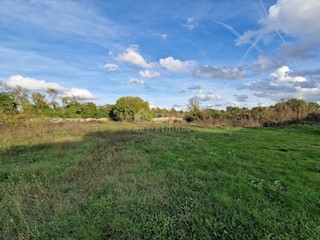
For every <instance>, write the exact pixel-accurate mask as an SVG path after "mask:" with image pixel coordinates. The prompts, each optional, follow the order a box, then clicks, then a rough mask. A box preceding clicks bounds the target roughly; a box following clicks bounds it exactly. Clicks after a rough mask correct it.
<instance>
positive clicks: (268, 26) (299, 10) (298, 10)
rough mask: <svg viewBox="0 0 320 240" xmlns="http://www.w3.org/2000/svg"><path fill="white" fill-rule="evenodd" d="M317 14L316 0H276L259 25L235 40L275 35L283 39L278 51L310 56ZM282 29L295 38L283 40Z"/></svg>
mask: <svg viewBox="0 0 320 240" xmlns="http://www.w3.org/2000/svg"><path fill="white" fill-rule="evenodd" d="M319 15H320V1H319V0H278V1H277V2H276V3H275V4H274V5H272V6H271V7H270V8H269V12H268V15H267V16H266V17H265V18H264V19H262V20H261V21H260V23H261V28H260V29H258V30H255V31H247V32H245V33H244V34H243V35H242V36H240V37H239V38H238V39H237V40H236V44H237V45H243V44H250V43H251V42H252V40H253V39H255V38H256V39H260V38H262V39H263V40H265V41H266V40H268V39H270V38H272V37H273V36H276V35H278V36H279V37H280V38H281V40H282V41H283V44H282V46H281V47H280V49H279V50H278V54H279V55H281V56H283V57H285V58H288V59H292V60H293V59H305V58H310V57H313V56H314V55H315V53H314V51H315V50H316V49H318V48H319V46H320V24H317V22H318V19H319ZM274 33H276V34H274ZM282 33H284V34H285V35H287V36H292V37H295V39H296V40H293V42H291V43H286V42H285V41H284V39H283V37H282V35H281V34H282Z"/></svg>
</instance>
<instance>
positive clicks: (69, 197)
mask: <svg viewBox="0 0 320 240" xmlns="http://www.w3.org/2000/svg"><path fill="white" fill-rule="evenodd" d="M287 130H289V129H284V130H283V129H279V130H278V129H275V131H272V130H270V129H236V130H235V131H233V130H232V129H231V130H230V129H227V130H225V129H217V130H214V131H209V132H206V131H205V130H204V129H201V130H199V131H198V130H196V129H193V131H192V132H188V131H181V130H177V129H167V130H165V129H163V128H158V129H152V128H151V129H144V128H140V130H119V131H111V130H110V131H95V132H91V133H87V134H84V135H83V138H82V140H80V141H75V142H72V141H67V142H62V143H47V144H37V145H33V146H15V147H12V148H10V149H7V150H5V151H2V152H1V153H0V157H1V160H0V163H1V169H0V209H2V211H3V214H1V215H0V223H2V224H0V238H3V239H15V238H20V239H34V238H36V239H59V238H71V239H109V238H115V239H152V238H160V239H161V238H165V239H168V238H174V239H179V238H180V239H195V238H198V239H202V238H203V239H210V238H211V239H212V238H213V239H267V238H268V236H270V234H271V233H272V234H273V236H275V237H277V238H288V237H289V238H299V237H301V236H303V237H305V238H313V237H316V236H318V235H317V233H319V232H317V230H316V227H317V226H318V225H317V224H318V220H319V218H318V216H319V210H317V208H316V207H317V205H316V203H318V200H317V199H319V197H320V196H319V193H318V192H317V191H316V190H317V189H318V186H319V181H318V180H317V178H315V177H314V175H315V174H317V173H316V172H314V173H312V174H313V175H311V174H310V173H306V171H303V169H304V168H305V167H306V166H307V165H308V164H309V163H308V162H306V161H301V162H298V161H296V160H298V159H299V158H300V157H301V156H303V155H304V154H305V152H307V151H308V154H309V156H310V158H311V157H314V158H315V157H316V156H317V154H316V153H317V151H318V148H317V147H316V146H315V147H314V148H313V149H309V150H303V152H301V153H300V152H297V153H295V154H298V155H296V156H293V155H292V156H291V155H290V154H291V153H290V152H288V151H287V149H289V145H290V147H292V148H295V147H297V146H299V144H300V139H291V135H290V133H288V131H287ZM314 130H316V131H318V129H314ZM279 131H284V133H285V134H288V136H287V137H288V139H290V140H291V141H288V143H287V142H283V138H282V137H281V138H279V137H280V135H279ZM292 131H295V132H294V133H295V134H296V133H297V132H298V133H300V132H303V131H302V130H301V129H296V130H295V129H293V130H292ZM308 134H309V135H310V137H309V139H306V141H307V140H308V141H310V142H314V139H316V137H315V136H314V135H312V131H311V130H310V132H308ZM309 135H308V136H309ZM292 136H293V135H292ZM272 138H274V139H272ZM270 139H271V140H270ZM274 146H277V149H280V150H279V151H275V150H274ZM262 147H264V148H263V149H262ZM299 154H300V155H299ZM293 158H294V159H293ZM293 160H294V161H293ZM315 162H316V161H315V160H312V159H311V160H310V164H309V165H310V167H311V168H312V169H313V168H314V167H315ZM289 185H290V187H289V188H288V186H289ZM303 189H308V191H305V193H304V194H301V191H302V190H303ZM308 199H311V200H312V201H313V202H315V203H312V202H311V201H309V200H308ZM305 202H308V204H305ZM302 203H303V204H302ZM279 222H280V223H282V224H279ZM1 234H2V235H1Z"/></svg>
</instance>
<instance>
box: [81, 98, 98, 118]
mask: <svg viewBox="0 0 320 240" xmlns="http://www.w3.org/2000/svg"><path fill="white" fill-rule="evenodd" d="M81 116H82V117H83V118H95V117H97V106H96V104H94V103H93V102H86V103H83V104H82V105H81Z"/></svg>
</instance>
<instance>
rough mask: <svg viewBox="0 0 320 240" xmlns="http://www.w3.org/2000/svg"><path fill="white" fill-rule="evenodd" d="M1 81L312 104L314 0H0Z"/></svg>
mask: <svg viewBox="0 0 320 240" xmlns="http://www.w3.org/2000/svg"><path fill="white" fill-rule="evenodd" d="M0 16H1V17H0V57H1V58H0V80H1V81H3V82H5V83H6V84H7V85H8V86H11V87H14V86H16V85H20V86H22V87H25V88H27V89H29V90H44V89H46V88H48V87H51V88H56V89H57V90H59V91H60V95H61V96H78V97H81V98H83V99H87V100H91V101H94V102H96V103H97V104H104V103H114V102H115V101H116V100H117V99H118V98H120V97H122V96H139V97H141V98H143V99H144V100H147V101H149V103H150V105H151V106H159V107H166V108H171V107H175V108H177V109H180V108H183V107H184V106H185V105H186V103H187V102H188V99H189V98H191V97H195V98H197V99H199V100H201V102H202V106H203V107H214V108H218V109H219V108H224V107H226V106H239V107H252V106H257V105H270V104H273V103H274V102H275V101H279V100H280V99H286V98H291V97H297V98H303V99H305V100H307V101H318V102H319V101H320V66H319V63H320V61H319V52H320V24H317V22H318V21H319V20H318V18H319V16H320V1H318V0H277V1H276V0H246V1H245V3H244V1H241V0H228V1H218V0H211V1H209V0H208V1H205V0H198V1H182V0H176V1H167V0H162V1H153V0H138V1H137V0H117V1H113V0H110V1H102V0H99V1H93V0H92V1H89V0H88V1H85V0H79V1H72V0H68V1H66V0H59V1H58V0H50V1H49V0H32V1H31V0H0Z"/></svg>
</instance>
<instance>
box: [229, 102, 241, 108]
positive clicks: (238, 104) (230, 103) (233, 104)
mask: <svg viewBox="0 0 320 240" xmlns="http://www.w3.org/2000/svg"><path fill="white" fill-rule="evenodd" d="M227 105H228V106H230V107H239V106H240V103H239V102H237V101H228V102H227Z"/></svg>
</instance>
